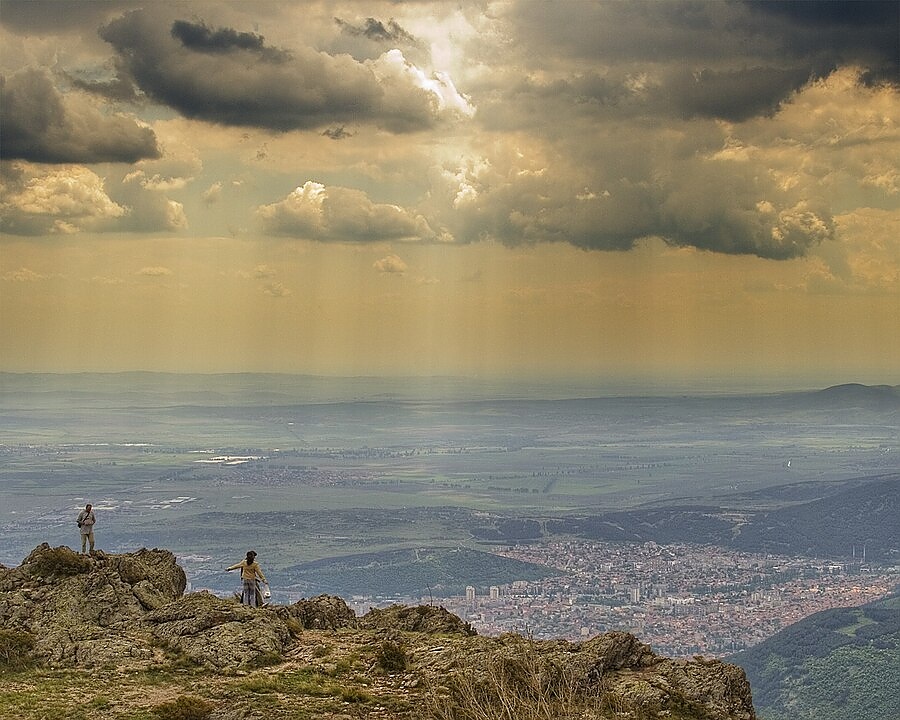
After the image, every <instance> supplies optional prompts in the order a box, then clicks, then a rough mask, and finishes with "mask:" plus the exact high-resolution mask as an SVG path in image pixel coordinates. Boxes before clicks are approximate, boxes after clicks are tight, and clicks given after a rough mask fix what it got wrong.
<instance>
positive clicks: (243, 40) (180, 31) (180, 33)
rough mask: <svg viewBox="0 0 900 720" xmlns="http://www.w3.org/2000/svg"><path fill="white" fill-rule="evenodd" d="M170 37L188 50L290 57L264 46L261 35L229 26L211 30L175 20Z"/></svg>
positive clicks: (275, 58)
mask: <svg viewBox="0 0 900 720" xmlns="http://www.w3.org/2000/svg"><path fill="white" fill-rule="evenodd" d="M172 37H174V38H176V39H178V40H180V41H181V44H182V45H184V47H186V48H187V49H189V50H196V51H197V52H208V53H223V54H224V53H228V52H230V51H232V50H247V51H249V52H251V53H256V54H257V55H259V56H260V57H261V58H263V59H265V60H269V61H272V62H284V61H286V60H289V59H290V57H291V56H290V53H287V52H285V51H284V50H279V49H277V48H271V47H266V46H265V40H264V39H263V37H262V36H261V35H255V34H253V33H245V32H237V31H235V30H232V29H231V28H222V29H219V30H213V29H211V28H209V27H207V26H206V25H204V24H203V23H190V22H187V21H185V20H176V21H175V22H174V23H172Z"/></svg>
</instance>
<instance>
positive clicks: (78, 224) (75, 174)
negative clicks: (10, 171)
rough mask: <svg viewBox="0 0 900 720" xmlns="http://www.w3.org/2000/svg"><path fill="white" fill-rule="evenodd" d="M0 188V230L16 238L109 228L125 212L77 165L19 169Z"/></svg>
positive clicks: (90, 173) (98, 180)
mask: <svg viewBox="0 0 900 720" xmlns="http://www.w3.org/2000/svg"><path fill="white" fill-rule="evenodd" d="M15 169H16V170H18V173H17V174H16V175H15V176H7V177H5V178H4V181H3V182H2V183H0V191H2V196H3V199H2V201H0V211H2V216H3V221H2V222H3V227H4V229H6V230H8V231H9V232H13V233H17V234H26V235H30V234H38V233H43V232H67V233H75V232H79V231H82V230H103V229H109V228H110V227H111V226H112V225H113V223H114V221H116V220H118V219H120V218H122V217H124V216H125V215H127V213H128V209H127V208H126V207H123V206H122V205H119V204H118V203H116V202H114V201H113V200H112V199H110V197H109V195H108V194H107V191H106V187H105V183H104V181H103V179H102V178H101V177H100V176H99V175H97V174H96V173H94V172H93V171H91V170H89V169H87V168H85V167H82V166H80V165H66V166H55V167H52V168H50V169H48V168H46V167H44V166H32V165H26V164H22V165H18V166H17V167H16V168H15Z"/></svg>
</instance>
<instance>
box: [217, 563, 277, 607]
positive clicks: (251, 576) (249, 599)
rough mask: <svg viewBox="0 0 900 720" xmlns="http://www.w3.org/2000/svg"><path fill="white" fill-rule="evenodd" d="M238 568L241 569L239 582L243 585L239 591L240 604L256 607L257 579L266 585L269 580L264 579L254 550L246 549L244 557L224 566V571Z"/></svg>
mask: <svg viewBox="0 0 900 720" xmlns="http://www.w3.org/2000/svg"><path fill="white" fill-rule="evenodd" d="M239 568H240V571H241V583H242V586H243V588H242V591H241V604H242V605H249V606H250V607H257V606H258V603H257V601H256V589H257V580H262V581H263V582H264V583H266V584H267V585H268V583H269V581H268V580H266V576H265V575H264V574H263V571H262V568H261V567H260V566H259V563H258V562H256V552H254V551H253V550H248V551H247V557H246V559H244V560H241V561H240V562H239V563H235V564H234V565H232V566H231V567H228V568H225V571H226V572H227V571H229V570H237V569H239Z"/></svg>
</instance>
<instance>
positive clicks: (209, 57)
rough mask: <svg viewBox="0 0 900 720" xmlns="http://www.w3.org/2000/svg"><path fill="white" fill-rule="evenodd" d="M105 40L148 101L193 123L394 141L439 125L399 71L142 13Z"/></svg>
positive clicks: (121, 22)
mask: <svg viewBox="0 0 900 720" xmlns="http://www.w3.org/2000/svg"><path fill="white" fill-rule="evenodd" d="M100 33H101V36H102V37H103V39H105V40H106V41H107V42H109V43H110V44H111V45H112V46H113V47H114V48H115V50H116V52H117V53H118V55H119V60H120V64H121V66H122V68H123V70H124V72H126V73H127V74H128V76H129V77H130V78H131V79H132V80H133V81H134V83H135V84H136V85H137V86H138V87H139V88H140V89H141V90H142V91H143V92H144V93H146V94H147V95H148V96H149V97H151V98H152V99H154V100H156V101H158V102H161V103H163V104H166V105H168V106H170V107H172V108H174V109H176V110H178V111H179V112H181V113H182V114H184V115H185V116H187V117H191V118H197V119H202V120H207V121H209V122H215V123H220V124H224V125H236V126H249V127H260V128H266V129H270V130H293V129H304V128H314V127H321V126H325V125H330V124H333V123H340V122H344V121H348V120H353V121H354V122H370V123H373V124H377V125H379V126H381V127H384V128H386V129H388V130H391V131H393V132H406V131H411V130H419V129H423V128H427V127H429V126H431V125H432V124H433V123H434V121H435V119H436V113H437V106H436V98H435V96H434V95H433V94H431V93H429V92H426V91H425V90H423V89H422V88H420V87H417V86H416V85H415V84H414V82H413V79H412V74H410V73H407V74H406V75H404V72H403V67H401V66H400V64H399V63H394V64H393V65H386V64H383V65H377V64H376V63H375V62H370V63H360V62H357V61H355V60H354V59H353V58H351V57H349V56H346V55H341V56H331V55H328V54H327V53H323V52H317V51H315V50H312V49H311V48H299V49H297V50H294V51H292V52H291V53H290V54H288V53H287V52H285V51H283V50H280V49H277V48H271V47H268V46H266V45H265V43H264V41H263V38H262V37H260V36H257V35H251V34H248V33H237V32H235V31H233V30H229V29H219V30H212V29H210V28H208V27H207V26H206V25H203V24H196V23H186V22H176V23H174V24H173V25H169V26H168V27H166V26H165V25H164V24H163V23H161V22H160V20H159V18H156V17H154V16H152V15H150V14H148V13H146V12H143V11H141V12H132V13H128V14H127V15H125V16H123V17H122V18H119V19H117V20H114V21H113V22H111V23H109V24H108V25H106V26H104V27H103V28H101V30H100Z"/></svg>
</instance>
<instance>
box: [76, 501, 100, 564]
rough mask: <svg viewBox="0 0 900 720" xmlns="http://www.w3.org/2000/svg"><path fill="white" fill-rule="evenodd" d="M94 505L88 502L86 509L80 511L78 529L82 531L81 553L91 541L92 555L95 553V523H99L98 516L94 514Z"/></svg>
mask: <svg viewBox="0 0 900 720" xmlns="http://www.w3.org/2000/svg"><path fill="white" fill-rule="evenodd" d="M93 508H94V506H93V505H91V504H90V503H88V504H87V505H85V506H84V510H82V511H81V512H80V513H78V520H77V521H76V522H77V523H78V529H79V530H80V531H81V554H82V555H83V554H84V549H85V548H86V547H87V545H88V543H90V548H91V555H93V554H94V525H96V524H97V517H96V516H95V515H94V509H93Z"/></svg>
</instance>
